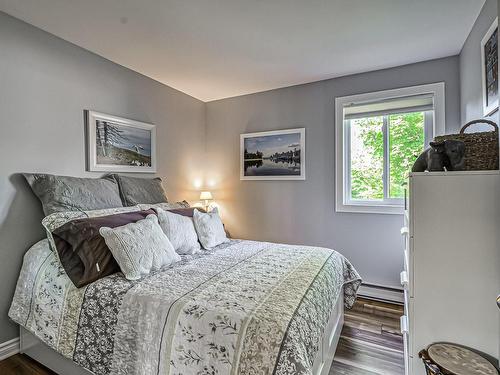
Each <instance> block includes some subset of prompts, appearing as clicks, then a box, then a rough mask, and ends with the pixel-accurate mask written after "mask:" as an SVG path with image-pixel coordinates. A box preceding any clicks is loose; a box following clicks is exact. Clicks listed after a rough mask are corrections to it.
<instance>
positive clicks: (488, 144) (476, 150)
mask: <svg viewBox="0 0 500 375" xmlns="http://www.w3.org/2000/svg"><path fill="white" fill-rule="evenodd" d="M480 123H485V124H490V125H491V126H493V128H494V130H493V131H489V132H479V133H465V129H467V128H468V127H469V126H471V125H473V124H480ZM446 139H454V140H457V141H462V142H464V143H465V169H466V170H468V171H477V170H495V169H498V126H497V124H495V123H494V122H493V121H489V120H474V121H471V122H468V123H467V124H465V125H464V126H463V127H462V129H460V133H459V134H447V135H440V136H438V137H436V138H435V139H434V140H435V141H437V142H439V141H444V140H446Z"/></svg>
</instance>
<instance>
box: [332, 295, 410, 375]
mask: <svg viewBox="0 0 500 375" xmlns="http://www.w3.org/2000/svg"><path fill="white" fill-rule="evenodd" d="M401 315H403V306H400V305H392V304H387V303H381V302H375V301H370V300H365V299H361V298H359V299H358V300H357V301H356V304H355V305H354V307H353V308H352V310H347V311H346V312H345V323H344V328H343V329H342V334H341V336H340V342H339V345H338V347H337V352H336V353H335V358H334V362H333V365H332V367H331V369H330V375H374V374H381V375H382V374H383V375H401V374H404V360H403V337H402V335H401V331H400V326H399V318H400V317H401Z"/></svg>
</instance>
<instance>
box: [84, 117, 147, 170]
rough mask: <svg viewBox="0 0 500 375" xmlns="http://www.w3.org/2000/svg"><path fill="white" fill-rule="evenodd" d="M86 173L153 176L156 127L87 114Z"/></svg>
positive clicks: (120, 118) (119, 118) (117, 118)
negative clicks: (125, 173)
mask: <svg viewBox="0 0 500 375" xmlns="http://www.w3.org/2000/svg"><path fill="white" fill-rule="evenodd" d="M87 148H88V150H87V155H88V170H90V171H97V172H147V173H154V172H156V127H155V125H153V124H147V123H144V122H139V121H134V120H129V119H126V118H122V117H117V116H111V115H107V114H104V113H99V112H94V111H88V116H87Z"/></svg>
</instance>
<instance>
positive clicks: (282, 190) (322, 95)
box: [206, 56, 460, 287]
mask: <svg viewBox="0 0 500 375" xmlns="http://www.w3.org/2000/svg"><path fill="white" fill-rule="evenodd" d="M440 81H444V82H445V83H446V127H447V131H454V130H456V129H457V128H458V125H459V123H460V98H459V90H460V88H459V62H458V57H457V56H455V57H449V58H444V59H439V60H433V61H428V62H423V63H418V64H413V65H407V66H402V67H397V68H393V69H387V70H381V71H375V72H370V73H363V74H358V75H352V76H347V77H342V78H336V79H332V80H327V81H321V82H317V83H311V84H306V85H300V86H294V87H289V88H284V89H279V90H273V91H268V92H263V93H258V94H252V95H246V96H241V97H236V98H231V99H225V100H220V101H214V102H209V103H207V147H208V150H207V152H208V155H207V163H208V165H207V168H206V170H207V176H206V179H207V180H208V181H210V180H212V181H213V184H214V186H213V187H212V190H213V192H214V195H215V198H216V200H217V202H218V203H219V204H220V206H221V212H222V215H223V218H224V221H225V223H226V224H227V226H228V227H229V229H230V231H231V232H232V234H233V235H234V236H236V237H242V238H250V239H257V240H269V241H277V242H286V243H296V244H308V245H321V246H327V247H331V248H334V249H336V250H338V251H340V252H341V253H343V254H344V255H346V256H347V257H348V258H349V259H350V260H351V261H352V262H353V264H354V265H355V267H356V268H357V269H358V270H359V272H360V274H361V276H362V277H363V279H364V281H365V282H368V283H373V284H380V285H388V286H394V287H398V285H399V273H400V272H401V270H402V268H403V265H402V261H403V255H402V249H403V247H402V246H403V245H402V241H401V236H400V235H399V229H400V228H401V226H402V224H403V218H402V216H401V215H377V214H354V213H352V214H351V213H336V212H335V209H334V194H335V190H334V161H335V159H334V145H335V137H334V100H335V97H337V96H344V95H351V94H358V93H365V92H370V91H377V90H385V89H393V88H398V87H405V86H412V85H420V84H425V83H432V82H440ZM295 127H305V128H306V155H307V164H306V165H307V169H306V175H307V179H306V180H305V181H240V179H239V155H240V149H239V135H240V134H241V133H247V132H256V131H265V130H275V129H286V128H295Z"/></svg>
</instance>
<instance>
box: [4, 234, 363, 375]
mask: <svg viewBox="0 0 500 375" xmlns="http://www.w3.org/2000/svg"><path fill="white" fill-rule="evenodd" d="M360 283H361V280H360V278H359V276H358V274H357V272H356V271H355V270H354V268H353V267H352V266H351V264H350V263H349V261H347V260H346V259H345V258H344V257H343V256H342V255H340V254H339V253H337V252H335V251H333V250H330V249H325V248H319V247H307V246H291V245H282V244H273V243H266V242H253V241H242V240H232V241H231V242H230V243H227V244H224V245H221V246H219V247H217V248H215V249H214V250H212V251H204V252H202V253H201V254H197V255H195V256H183V258H182V261H181V262H179V263H176V264H175V265H173V266H169V267H167V268H164V269H162V270H161V271H159V272H156V273H153V274H151V275H149V276H147V277H145V278H143V279H141V280H138V281H129V280H126V279H125V278H124V277H123V275H121V274H120V273H119V274H115V275H111V276H108V277H106V278H103V279H101V280H98V281H96V282H94V283H92V284H90V285H88V286H86V287H84V288H80V289H77V288H75V287H74V286H73V284H72V283H71V281H70V280H69V278H68V277H67V276H66V274H65V272H64V270H63V269H62V267H61V266H60V264H59V261H58V260H57V258H56V257H55V255H54V253H52V252H51V250H50V249H49V246H48V243H47V240H43V241H40V242H39V243H37V244H36V245H35V246H33V247H32V248H31V249H30V250H29V251H28V252H27V253H26V255H25V257H24V264H23V267H22V270H21V274H20V277H19V281H18V284H17V288H16V292H15V296H14V300H13V302H12V306H11V308H10V311H9V316H10V317H11V318H12V319H13V320H14V321H15V322H17V323H18V324H20V325H22V326H24V327H25V328H26V329H28V330H29V331H30V332H32V333H33V334H35V335H36V336H37V337H39V338H40V339H41V340H42V341H44V342H45V343H46V344H47V345H49V346H50V347H52V348H53V349H55V350H56V351H58V352H59V353H61V354H63V355H64V356H66V357H68V358H70V359H71V360H72V361H74V362H76V363H77V364H78V365H80V366H82V367H84V368H86V369H88V370H89V371H91V372H93V373H95V374H141V375H147V374H154V375H160V374H162V375H163V374H172V375H179V374H188V375H189V374H193V375H209V374H211V375H215V374H217V375H225V374H277V375H280V374H311V370H312V365H313V363H312V362H313V360H314V358H315V356H316V353H317V351H318V347H319V343H320V340H321V337H322V334H323V330H324V329H325V326H326V324H327V321H328V318H329V316H330V313H331V311H332V308H333V306H334V305H335V302H336V301H337V298H338V295H339V293H340V291H341V290H342V287H344V289H343V290H344V303H345V305H346V306H347V307H350V306H351V305H352V304H353V303H354V299H355V296H356V290H357V288H358V287H359V284H360Z"/></svg>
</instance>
